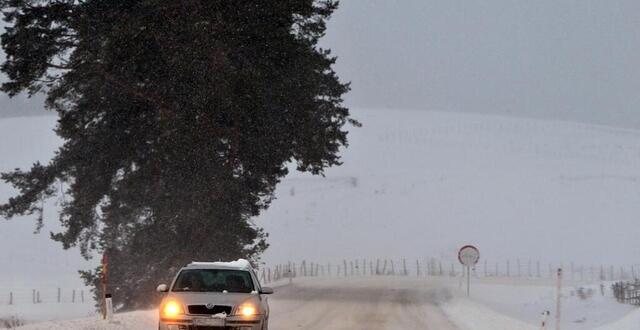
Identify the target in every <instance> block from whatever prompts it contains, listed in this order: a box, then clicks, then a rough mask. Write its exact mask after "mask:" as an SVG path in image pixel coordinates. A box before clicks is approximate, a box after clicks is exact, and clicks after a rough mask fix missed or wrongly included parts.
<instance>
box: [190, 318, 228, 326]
mask: <svg viewBox="0 0 640 330" xmlns="http://www.w3.org/2000/svg"><path fill="white" fill-rule="evenodd" d="M193 325H196V326H205V327H224V319H219V318H210V319H194V320H193Z"/></svg>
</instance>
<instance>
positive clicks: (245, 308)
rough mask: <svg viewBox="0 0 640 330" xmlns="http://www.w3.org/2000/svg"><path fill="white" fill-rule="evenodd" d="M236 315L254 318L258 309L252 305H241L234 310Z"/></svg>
mask: <svg viewBox="0 0 640 330" xmlns="http://www.w3.org/2000/svg"><path fill="white" fill-rule="evenodd" d="M236 314H237V315H242V316H254V315H256V314H258V309H257V308H256V306H254V305H252V304H242V305H240V306H239V307H238V309H237V310H236Z"/></svg>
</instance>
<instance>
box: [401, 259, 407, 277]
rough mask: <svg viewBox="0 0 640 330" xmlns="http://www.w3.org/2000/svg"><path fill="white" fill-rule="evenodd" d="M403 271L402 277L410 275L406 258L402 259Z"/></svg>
mask: <svg viewBox="0 0 640 330" xmlns="http://www.w3.org/2000/svg"><path fill="white" fill-rule="evenodd" d="M402 270H403V273H404V274H402V275H404V276H407V275H409V273H408V272H407V260H406V259H405V258H402Z"/></svg>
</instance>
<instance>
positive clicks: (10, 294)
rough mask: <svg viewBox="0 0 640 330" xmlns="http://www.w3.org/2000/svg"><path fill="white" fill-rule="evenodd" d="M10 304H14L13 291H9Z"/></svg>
mask: <svg viewBox="0 0 640 330" xmlns="http://www.w3.org/2000/svg"><path fill="white" fill-rule="evenodd" d="M9 305H13V291H12V292H9Z"/></svg>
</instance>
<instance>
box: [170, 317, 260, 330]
mask: <svg viewBox="0 0 640 330" xmlns="http://www.w3.org/2000/svg"><path fill="white" fill-rule="evenodd" d="M211 319H212V318H210V317H197V316H184V317H182V318H178V319H165V318H160V324H159V327H158V329H159V330H223V329H224V330H260V329H262V325H263V323H264V322H265V321H264V316H263V315H256V316H253V317H242V316H237V317H233V316H230V317H227V318H225V319H218V320H217V321H216V322H215V323H216V324H215V325H213V324H207V321H209V320H211Z"/></svg>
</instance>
